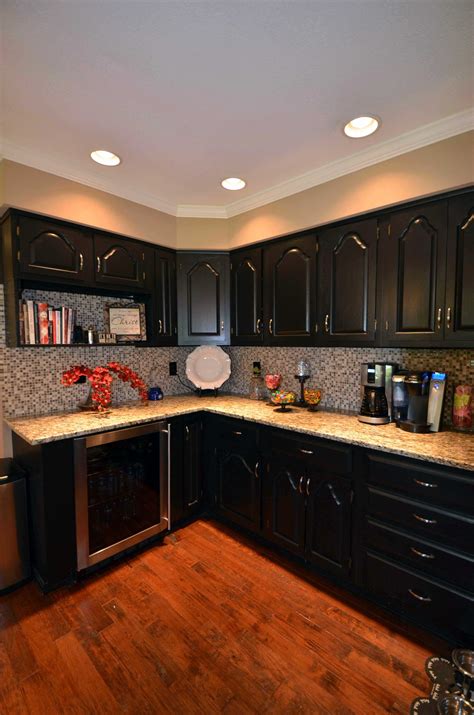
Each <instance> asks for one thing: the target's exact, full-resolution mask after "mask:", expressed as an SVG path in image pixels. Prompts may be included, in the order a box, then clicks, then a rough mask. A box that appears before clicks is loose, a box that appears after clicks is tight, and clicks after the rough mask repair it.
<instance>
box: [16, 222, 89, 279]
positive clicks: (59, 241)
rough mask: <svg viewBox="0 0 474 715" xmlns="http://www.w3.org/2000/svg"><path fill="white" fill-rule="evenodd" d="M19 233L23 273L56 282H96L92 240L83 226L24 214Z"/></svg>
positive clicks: (33, 277) (17, 224) (18, 225)
mask: <svg viewBox="0 0 474 715" xmlns="http://www.w3.org/2000/svg"><path fill="white" fill-rule="evenodd" d="M16 234H17V236H19V239H20V245H19V257H20V275H21V276H24V277H25V278H30V279H36V280H38V281H48V282H55V283H56V282H62V283H63V282H65V281H67V282H68V283H71V284H76V283H89V282H91V281H92V276H93V269H92V255H93V251H92V239H91V237H90V236H89V235H87V234H86V233H84V231H82V230H81V229H80V228H79V227H75V226H72V225H69V224H62V223H55V222H54V220H49V219H41V218H36V217H33V216H23V215H20V216H18V218H17V222H16Z"/></svg>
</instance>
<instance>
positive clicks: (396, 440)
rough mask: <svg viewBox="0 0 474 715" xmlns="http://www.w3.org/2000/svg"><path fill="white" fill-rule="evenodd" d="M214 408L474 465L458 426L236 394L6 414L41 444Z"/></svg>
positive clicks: (470, 444)
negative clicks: (106, 410) (409, 427)
mask: <svg viewBox="0 0 474 715" xmlns="http://www.w3.org/2000/svg"><path fill="white" fill-rule="evenodd" d="M197 411H204V412H212V413H215V414H219V415H225V416H227V417H236V418H240V419H245V420H249V421H251V422H258V423H260V424H264V425H270V426H272V427H278V428H281V429H286V430H291V431H294V432H300V433H304V434H309V435H312V436H315V437H323V438H327V439H333V440H336V441H339V442H347V443H349V444H354V445H360V446H363V447H369V448H370V449H376V450H382V451H385V452H393V453H395V454H400V455H404V456H407V457H414V458H416V459H422V460H424V461H428V462H435V463H437V464H443V465H447V466H452V467H458V468H461V469H467V470H471V471H474V435H472V434H461V433H458V432H439V433H437V434H417V435H415V434H410V433H408V432H402V431H401V430H399V429H397V428H396V427H395V425H393V424H390V425H367V424H363V423H362V422H359V421H358V420H357V417H355V416H353V415H347V414H338V413H334V412H325V411H324V410H322V409H321V410H319V411H316V412H308V411H307V410H305V409H298V408H294V409H293V410H292V411H291V412H289V413H282V412H275V411H274V409H273V408H272V407H269V406H268V405H266V404H265V403H264V402H256V401H254V400H249V399H248V398H245V397H238V396H235V395H220V396H219V397H197V396H195V395H178V396H173V397H166V398H165V399H164V400H163V401H162V402H148V403H147V404H146V405H143V404H136V403H135V404H133V405H125V406H122V407H115V408H113V409H112V411H111V413H110V414H108V415H107V416H99V417H98V416H97V415H96V414H95V413H90V412H85V413H84V412H69V413H62V414H54V415H47V416H44V417H21V418H12V419H7V420H6V422H7V424H8V425H9V426H10V427H11V429H12V430H13V432H15V433H16V434H18V435H19V436H20V437H22V438H23V439H24V440H25V441H26V442H28V443H29V444H33V445H34V444H44V443H46V442H54V441H56V440H60V439H68V438H71V437H80V436H84V435H88V434H93V433H95V432H104V431H107V430H112V429H117V428H120V427H129V426H133V425H139V424H145V423H147V422H154V421H156V420H161V419H168V418H171V417H177V416H179V415H186V414H190V413H192V412H197Z"/></svg>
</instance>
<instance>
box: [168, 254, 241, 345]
mask: <svg viewBox="0 0 474 715" xmlns="http://www.w3.org/2000/svg"><path fill="white" fill-rule="evenodd" d="M229 270H230V262H229V256H228V254H216V253H214V254H209V253H208V254H205V253H185V254H178V342H179V345H204V344H211V345H228V344H229V337H230V326H229Z"/></svg>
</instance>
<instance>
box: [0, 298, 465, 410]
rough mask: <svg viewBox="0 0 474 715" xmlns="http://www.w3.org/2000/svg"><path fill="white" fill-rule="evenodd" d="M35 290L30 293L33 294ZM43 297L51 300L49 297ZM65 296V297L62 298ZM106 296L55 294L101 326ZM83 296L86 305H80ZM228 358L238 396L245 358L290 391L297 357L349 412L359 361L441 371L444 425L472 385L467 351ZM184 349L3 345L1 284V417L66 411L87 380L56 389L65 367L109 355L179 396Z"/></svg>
mask: <svg viewBox="0 0 474 715" xmlns="http://www.w3.org/2000/svg"><path fill="white" fill-rule="evenodd" d="M37 295H38V294H36V297H37ZM44 295H45V299H47V300H49V302H51V303H54V302H55V301H54V300H53V297H52V296H53V294H52V293H51V292H48V293H47V294H44ZM66 298H67V300H66ZM105 300H109V301H110V299H104V298H98V297H90V296H88V297H85V296H79V297H78V296H76V295H75V294H67V296H66V294H57V300H56V302H57V303H58V304H61V303H62V304H64V305H69V307H73V308H76V309H77V311H78V316H79V318H78V322H79V323H80V322H81V321H82V324H83V326H84V327H87V326H88V325H94V326H95V327H97V328H100V327H102V324H101V323H100V321H101V320H103V315H104V313H103V305H104V301H105ZM87 301H89V302H87ZM225 349H226V351H227V352H228V353H229V355H230V357H231V360H232V376H231V378H230V380H229V381H228V382H227V383H226V384H225V385H224V386H223V389H224V390H225V391H226V392H232V393H237V394H246V393H247V392H248V389H249V380H250V377H251V372H252V363H253V362H254V361H255V360H259V361H260V362H261V364H262V370H263V371H264V372H279V373H281V374H282V375H283V380H284V384H285V386H286V387H289V388H291V389H297V388H298V383H297V381H296V380H295V378H294V374H295V368H296V364H297V362H298V360H300V359H305V360H307V361H308V363H309V364H310V366H311V371H312V377H311V378H310V380H309V381H308V383H307V385H308V386H313V387H319V388H320V389H321V390H322V392H323V399H322V403H321V404H322V407H329V408H334V409H339V410H354V411H356V410H357V409H358V407H359V393H360V386H359V374H360V363H361V362H367V361H371V360H380V361H384V362H397V363H399V364H400V366H401V367H410V368H413V369H423V368H427V369H438V370H446V371H447V372H448V375H449V384H448V390H447V400H446V405H445V419H446V421H447V422H448V423H449V418H450V414H451V407H452V392H453V386H454V385H455V384H459V383H467V384H474V350H419V349H418V350H411V349H399V348H390V349H388V348H387V349H385V348H275V347H271V348H270V347H265V348H264V347H248V348H247V347H246V348H243V347H230V348H225ZM191 351H192V348H185V347H175V348H139V347H133V346H93V347H68V348H59V347H51V348H48V347H43V348H28V347H25V348H6V347H5V324H4V312H3V289H1V290H0V381H1V382H0V384H1V396H2V402H3V408H4V412H5V414H6V415H8V416H11V417H20V416H23V415H39V414H47V413H52V412H61V411H68V410H74V409H75V408H76V406H77V403H78V402H80V401H82V400H84V399H85V398H86V395H87V389H88V388H87V385H74V386H72V387H64V386H62V385H61V384H60V379H61V374H62V372H63V371H64V370H66V369H67V368H69V367H70V366H71V365H77V364H80V363H84V364H86V365H89V366H91V367H93V366H95V365H100V364H102V365H103V364H105V363H106V362H108V361H110V360H117V361H119V362H122V363H125V364H127V365H129V366H130V367H131V368H132V369H133V370H136V371H137V372H138V374H139V375H140V376H141V377H142V378H143V379H144V380H145V381H146V382H148V380H149V377H150V373H151V371H152V370H153V371H154V372H155V373H157V374H158V376H159V383H160V386H161V387H162V389H163V391H164V393H165V395H166V394H168V395H171V394H179V393H182V392H184V391H185V390H184V388H183V386H182V385H181V383H180V382H179V380H178V379H177V378H176V377H170V376H169V374H168V372H169V369H168V367H169V366H168V363H169V362H170V361H176V362H177V363H178V373H179V374H180V375H181V377H182V379H183V381H184V382H187V381H186V379H185V377H184V370H185V362H186V357H187V356H188V355H189V353H190V352H191ZM134 399H136V393H135V392H134V391H133V390H132V389H131V388H130V387H128V386H127V385H124V384H123V383H121V382H119V381H115V382H114V386H113V400H114V402H116V403H123V402H127V401H130V400H134Z"/></svg>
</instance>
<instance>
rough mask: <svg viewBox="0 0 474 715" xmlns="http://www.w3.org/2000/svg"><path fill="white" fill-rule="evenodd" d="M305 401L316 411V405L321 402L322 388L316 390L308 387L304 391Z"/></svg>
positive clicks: (309, 408)
mask: <svg viewBox="0 0 474 715" xmlns="http://www.w3.org/2000/svg"><path fill="white" fill-rule="evenodd" d="M304 399H305V402H306V403H307V404H308V405H309V407H308V410H309V411H310V412H314V411H315V410H316V407H317V406H318V405H319V403H320V402H321V390H315V389H312V388H309V387H307V388H306V389H305V391H304Z"/></svg>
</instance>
